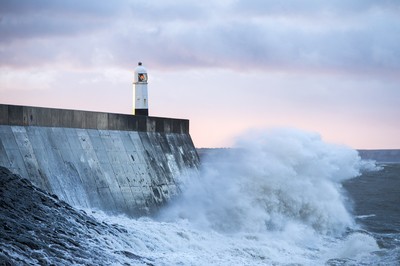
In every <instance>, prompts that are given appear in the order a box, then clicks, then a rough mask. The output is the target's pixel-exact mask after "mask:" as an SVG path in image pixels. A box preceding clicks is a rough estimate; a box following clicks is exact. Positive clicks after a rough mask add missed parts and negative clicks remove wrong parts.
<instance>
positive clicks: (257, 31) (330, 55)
mask: <svg viewBox="0 0 400 266" xmlns="http://www.w3.org/2000/svg"><path fill="white" fill-rule="evenodd" d="M215 2H217V1H177V0H175V1H169V0H166V1H151V2H149V1H128V0H119V1H112V3H111V1H110V2H108V1H102V2H98V1H84V2H82V1H67V2H57V1H44V0H43V1H42V0H39V1H35V2H32V1H2V2H1V3H0V16H1V19H0V36H1V37H0V103H6V104H19V105H31V106H45V107H55V108H68V109H82V110H92V111H103V112H117V113H131V109H132V79H133V70H134V68H135V67H136V65H137V62H138V61H142V62H143V64H144V66H145V67H146V68H147V69H148V73H149V108H150V115H153V116H161V117H175V118H186V119H190V126H191V135H192V138H193V141H194V143H195V145H196V146H197V147H226V146H230V145H232V143H233V142H234V139H235V137H236V136H238V135H240V134H242V133H243V132H245V131H246V130H249V129H252V128H257V129H259V128H270V127H282V126H283V127H294V128H299V129H303V130H307V131H312V132H317V133H319V134H320V135H321V136H322V138H323V139H325V140H327V141H329V142H333V143H339V144H345V145H348V146H351V147H353V148H359V149H361V148H362V149H377V148H389V149H390V148H392V149H394V148H400V138H399V136H400V123H399V122H398V121H399V117H400V61H399V60H398V58H400V46H399V45H398V44H399V43H400V16H399V15H400V3H399V4H397V3H395V2H394V1H379V2H377V1H355V0H354V1H335V3H329V4H328V3H325V2H324V1H321V2H318V3H316V2H315V1H304V0H300V1H285V3H282V1H268V0H267V1H255V0H254V1H244V0H243V1H241V0H238V1H233V0H225V1H218V3H215ZM139 7H140V8H139Z"/></svg>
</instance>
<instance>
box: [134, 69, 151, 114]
mask: <svg viewBox="0 0 400 266" xmlns="http://www.w3.org/2000/svg"><path fill="white" fill-rule="evenodd" d="M147 80H148V77H147V70H146V68H145V67H144V66H143V65H142V62H139V63H138V66H137V67H136V68H135V77H134V80H133V89H134V93H133V114H134V115H146V116H148V115H149V103H148V96H147Z"/></svg>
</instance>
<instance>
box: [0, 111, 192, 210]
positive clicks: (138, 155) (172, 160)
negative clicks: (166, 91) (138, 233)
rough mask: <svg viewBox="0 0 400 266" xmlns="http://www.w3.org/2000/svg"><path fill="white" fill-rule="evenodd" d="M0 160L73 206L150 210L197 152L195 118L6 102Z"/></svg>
mask: <svg viewBox="0 0 400 266" xmlns="http://www.w3.org/2000/svg"><path fill="white" fill-rule="evenodd" d="M0 166H4V167H6V168H8V169H9V170H10V171H12V172H14V173H16V174H19V175H21V176H22V177H25V178H27V179H29V180H30V181H31V182H33V183H34V184H35V185H36V186H38V187H40V188H42V189H44V190H46V191H48V192H50V193H53V194H55V195H57V196H58V197H59V198H60V199H62V200H64V201H66V202H68V203H70V204H71V205H74V206H80V207H88V208H98V209H101V210H104V211H107V212H114V213H125V214H128V215H131V216H136V215H143V214H150V213H152V212H153V211H155V210H157V208H158V207H159V206H161V205H163V204H165V203H166V202H168V201H169V200H170V199H171V198H173V197H174V196H175V195H177V194H178V193H179V192H180V185H181V177H182V176H186V175H189V174H191V173H192V172H193V171H197V169H198V166H199V158H198V155H197V153H196V150H195V147H194V145H193V142H192V139H191V137H190V134H189V121H188V120H185V119H170V118H160V117H147V116H134V115H125V114H112V113H101V112H88V111H79V110H63V109H53V108H39V107H29V106H15V105H4V104H0Z"/></svg>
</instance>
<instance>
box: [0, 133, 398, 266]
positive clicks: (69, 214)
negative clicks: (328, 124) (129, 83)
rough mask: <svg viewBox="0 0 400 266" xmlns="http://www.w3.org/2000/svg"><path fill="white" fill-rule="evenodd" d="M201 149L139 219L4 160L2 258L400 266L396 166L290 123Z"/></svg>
mask: <svg viewBox="0 0 400 266" xmlns="http://www.w3.org/2000/svg"><path fill="white" fill-rule="evenodd" d="M201 156H202V167H201V170H200V173H198V174H197V175H193V176H183V177H182V182H183V183H184V184H185V186H184V187H182V191H183V192H182V195H180V197H179V198H177V199H175V200H174V201H173V202H171V204H170V205H168V206H164V207H163V208H161V210H160V212H159V213H158V215H157V216H155V217H139V218H132V217H126V216H122V215H121V216H112V215H108V214H106V213H103V212H102V211H101V210H92V209H86V210H81V209H80V208H79V207H72V206H70V205H69V204H67V203H65V202H63V201H60V200H59V199H58V198H57V197H56V196H54V195H50V194H49V193H47V192H45V191H42V190H40V189H38V188H37V187H35V186H34V185H33V184H31V183H30V182H29V181H28V180H26V179H24V178H23V177H19V176H17V175H14V174H12V173H10V172H9V171H8V170H7V169H4V168H1V167H0V265H400V229H399V228H400V209H399V204H400V163H390V164H385V163H383V162H378V163H377V164H375V163H372V162H371V161H364V160H361V159H360V156H359V154H358V153H357V151H354V150H351V149H349V148H346V147H341V146H335V145H331V144H327V143H324V142H323V141H322V140H321V139H320V138H319V137H318V136H316V135H314V134H309V133H304V132H298V131H279V132H272V133H270V132H267V133H266V134H262V136H257V135H256V136H251V138H250V140H249V139H244V140H239V142H238V144H237V147H236V148H235V149H232V150H229V149H223V150H215V151H213V152H208V153H206V154H204V153H202V155H201ZM368 159H373V158H371V157H368ZM392 161H393V160H392ZM66 193H68V192H67V191H66Z"/></svg>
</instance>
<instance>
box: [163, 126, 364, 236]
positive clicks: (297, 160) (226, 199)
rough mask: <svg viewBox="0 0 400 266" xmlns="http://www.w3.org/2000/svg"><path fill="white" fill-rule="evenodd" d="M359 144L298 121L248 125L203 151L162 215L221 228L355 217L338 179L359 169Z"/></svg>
mask: <svg viewBox="0 0 400 266" xmlns="http://www.w3.org/2000/svg"><path fill="white" fill-rule="evenodd" d="M359 165H360V157H359V156H358V154H357V152H356V151H354V150H352V149H349V148H346V147H343V146H337V145H331V144H327V143H325V142H323V141H322V140H321V138H320V137H319V135H317V134H313V133H307V132H302V131H299V130H294V129H280V130H278V129H275V130H270V131H266V132H251V133H247V134H246V136H245V137H242V138H240V139H238V142H237V144H236V146H235V148H234V149H232V150H230V151H227V152H226V153H225V154H220V156H214V157H212V158H209V159H207V158H206V159H205V162H204V164H203V169H202V172H201V176H200V179H199V180H196V181H194V180H192V181H191V182H190V183H189V184H187V187H186V188H185V189H184V193H183V195H182V197H181V199H179V201H177V202H175V203H174V204H173V205H172V206H171V207H170V208H169V209H167V210H165V212H164V213H163V216H164V217H168V218H171V217H172V218H173V217H184V218H187V219H189V220H190V221H191V222H193V223H195V224H198V225H200V226H201V227H209V228H212V229H214V230H217V231H223V232H262V231H275V230H278V231H284V230H286V228H287V227H290V228H292V227H293V226H294V224H297V225H299V226H300V227H302V226H306V227H308V228H312V229H313V230H316V231H318V232H319V233H324V234H336V233H339V234H340V233H341V232H343V231H344V230H345V229H346V228H348V227H351V226H352V225H353V223H354V221H353V218H352V217H351V215H350V213H349V212H348V211H347V210H346V207H345V204H344V200H345V198H344V196H343V194H342V193H341V189H342V188H341V182H342V181H344V180H346V179H349V178H352V177H355V176H358V175H359V174H360V172H359V170H360V169H359Z"/></svg>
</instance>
